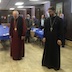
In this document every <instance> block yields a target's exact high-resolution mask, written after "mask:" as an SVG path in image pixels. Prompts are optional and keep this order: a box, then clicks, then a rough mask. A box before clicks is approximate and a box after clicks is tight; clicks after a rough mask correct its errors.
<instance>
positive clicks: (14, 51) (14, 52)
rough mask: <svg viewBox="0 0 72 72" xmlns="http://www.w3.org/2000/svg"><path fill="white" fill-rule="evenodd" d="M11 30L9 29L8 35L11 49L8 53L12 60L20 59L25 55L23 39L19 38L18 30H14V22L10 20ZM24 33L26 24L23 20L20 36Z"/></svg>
mask: <svg viewBox="0 0 72 72" xmlns="http://www.w3.org/2000/svg"><path fill="white" fill-rule="evenodd" d="M11 24H12V25H11V26H12V28H11V30H10V36H11V37H12V38H11V49H10V55H11V57H12V58H13V59H14V60H20V59H22V57H24V55H25V46H24V40H22V39H21V38H19V36H18V30H16V31H15V30H14V28H15V23H14V22H11ZM25 33H26V25H25V22H24V20H23V31H22V36H25Z"/></svg>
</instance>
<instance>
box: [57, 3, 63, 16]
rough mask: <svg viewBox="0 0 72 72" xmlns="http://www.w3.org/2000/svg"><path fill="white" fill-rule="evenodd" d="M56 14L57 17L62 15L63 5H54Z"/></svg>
mask: <svg viewBox="0 0 72 72" xmlns="http://www.w3.org/2000/svg"><path fill="white" fill-rule="evenodd" d="M56 13H57V15H58V16H59V15H60V14H61V13H63V3H62V2H60V3H57V4H56Z"/></svg>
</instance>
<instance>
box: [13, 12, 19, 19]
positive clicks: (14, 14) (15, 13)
mask: <svg viewBox="0 0 72 72" xmlns="http://www.w3.org/2000/svg"><path fill="white" fill-rule="evenodd" d="M13 17H14V18H15V19H16V18H17V17H18V14H17V12H15V11H14V12H13Z"/></svg>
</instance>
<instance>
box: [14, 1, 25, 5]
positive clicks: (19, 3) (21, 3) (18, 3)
mask: <svg viewBox="0 0 72 72" xmlns="http://www.w3.org/2000/svg"><path fill="white" fill-rule="evenodd" d="M23 4H24V2H17V3H15V5H23Z"/></svg>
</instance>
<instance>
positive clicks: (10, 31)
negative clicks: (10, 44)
mask: <svg viewBox="0 0 72 72" xmlns="http://www.w3.org/2000/svg"><path fill="white" fill-rule="evenodd" d="M12 21H13V19H12V20H11V21H10V29H9V35H10V38H11V37H12V29H13V28H12V27H13V26H12V24H13V22H12Z"/></svg>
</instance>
